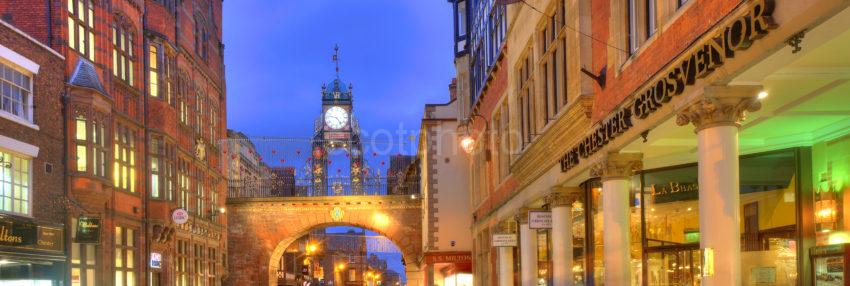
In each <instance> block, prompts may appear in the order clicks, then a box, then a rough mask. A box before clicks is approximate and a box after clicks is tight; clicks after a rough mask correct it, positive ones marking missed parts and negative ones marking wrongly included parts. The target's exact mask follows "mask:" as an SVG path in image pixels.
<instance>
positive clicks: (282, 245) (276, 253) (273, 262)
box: [269, 222, 418, 285]
mask: <svg viewBox="0 0 850 286" xmlns="http://www.w3.org/2000/svg"><path fill="white" fill-rule="evenodd" d="M328 227H357V228H361V229H364V230H367V231H372V232H374V233H377V234H378V235H381V236H383V237H386V238H387V239H388V240H389V241H390V242H392V243H393V245H394V246H395V247H396V248H398V250H399V251H400V252H401V256H402V259H404V260H405V261H406V263H407V262H415V261H416V260H418V257H416V256H415V255H418V254H415V253H411V251H413V249H410V248H407V249H402V248H401V247H400V246H399V244H398V242H396V241H394V240H393V239H392V238H390V237H389V236H387V234H386V233H383V232H381V231H378V230H375V229H371V228H369V227H366V226H363V225H354V224H346V223H337V222H334V223H328V224H319V225H315V226H313V227H311V228H309V229H306V230H304V231H302V232H300V233H298V234H296V235H294V236H293V237H287V238H285V239H282V240H281V241H280V242H279V243H278V245H277V247H275V249H274V250H273V251H272V253H271V256H270V257H269V275H270V277H269V283H270V284H269V285H276V284H272V283H276V282H277V271H278V270H280V269H279V268H278V266H277V265H278V262H279V259H280V257H281V256H282V255H283V253H284V251H286V249H287V248H289V246H291V245H292V244H293V243H295V242H297V241H298V240H299V239H301V238H303V237H304V236H306V235H308V234H310V233H312V232H313V231H315V230H319V229H325V228H328ZM408 266H410V265H409V264H408V265H407V266H405V268H407V267H408ZM410 267H415V268H416V269H418V267H416V265H413V266H410Z"/></svg>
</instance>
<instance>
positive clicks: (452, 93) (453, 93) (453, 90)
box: [449, 78, 457, 101]
mask: <svg viewBox="0 0 850 286" xmlns="http://www.w3.org/2000/svg"><path fill="white" fill-rule="evenodd" d="M455 99H457V78H452V83H450V84H449V101H453V100H455Z"/></svg>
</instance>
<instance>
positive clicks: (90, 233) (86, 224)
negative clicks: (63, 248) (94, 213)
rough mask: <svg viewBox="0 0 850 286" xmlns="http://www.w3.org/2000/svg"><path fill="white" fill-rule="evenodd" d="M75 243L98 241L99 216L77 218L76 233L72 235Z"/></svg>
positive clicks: (95, 242)
mask: <svg viewBox="0 0 850 286" xmlns="http://www.w3.org/2000/svg"><path fill="white" fill-rule="evenodd" d="M74 242H76V243H91V244H99V243H100V218H99V217H83V216H81V217H80V218H78V219H77V234H76V236H75V237H74Z"/></svg>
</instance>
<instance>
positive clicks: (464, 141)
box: [460, 113, 490, 162]
mask: <svg viewBox="0 0 850 286" xmlns="http://www.w3.org/2000/svg"><path fill="white" fill-rule="evenodd" d="M475 117H480V118H481V119H483V120H484V133H487V131H489V130H490V121H487V118H485V117H484V116H481V115H480V114H477V113H473V114H472V115H470V116H469V118H468V119H466V120H465V123H464V127H465V128H466V132H465V134H463V136H461V137H460V147H461V148H462V149H463V151H464V152H466V153H467V154H472V151H475V144H476V143H477V140H475V138H474V137H472V133H471V132H470V131H469V126H470V125H472V123H473V120H472V119H473V118H475ZM484 157H485V159H486V160H487V161H488V162H489V161H490V149H488V148H485V153H484Z"/></svg>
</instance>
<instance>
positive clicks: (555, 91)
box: [537, 1, 567, 123]
mask: <svg viewBox="0 0 850 286" xmlns="http://www.w3.org/2000/svg"><path fill="white" fill-rule="evenodd" d="M564 9H565V8H564V7H563V2H560V1H559V2H558V8H557V9H556V10H555V13H554V14H553V15H552V16H550V17H547V18H544V19H543V23H542V25H541V26H542V27H543V28H542V29H540V30H539V32H538V36H537V38H538V41H537V42H538V46H539V47H540V55H541V57H540V59H538V60H537V67H538V69H537V70H538V72H539V78H540V86H541V90H540V93H539V96H540V99H539V101H540V102H541V104H542V105H543V106H542V110H541V111H542V112H541V113H540V118H542V119H543V122H544V123H546V122H549V121H550V120H553V119H555V118H556V116H557V115H558V112H559V111H560V109H561V107H562V106H564V105H566V104H567V96H566V94H567V92H566V88H567V83H566V76H565V75H566V69H565V66H566V63H567V58H566V47H567V42H566V41H567V40H566V36H565V33H564V32H563V31H564V20H565V17H566V16H565V14H566V11H565V10H564ZM559 75H564V76H559Z"/></svg>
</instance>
